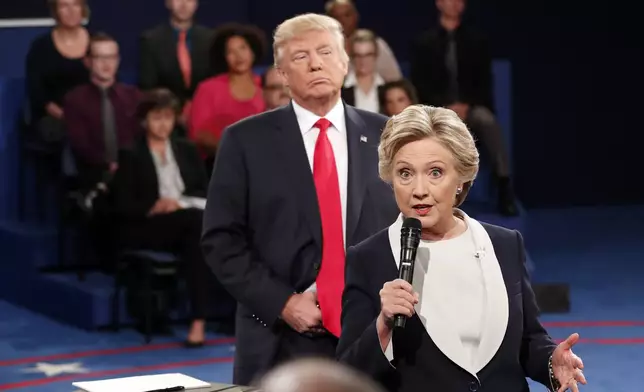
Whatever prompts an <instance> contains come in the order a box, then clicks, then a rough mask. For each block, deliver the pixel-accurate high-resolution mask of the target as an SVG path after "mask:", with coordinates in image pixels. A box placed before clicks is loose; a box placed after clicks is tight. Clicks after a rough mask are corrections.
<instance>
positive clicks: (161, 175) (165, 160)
mask: <svg viewBox="0 0 644 392" xmlns="http://www.w3.org/2000/svg"><path fill="white" fill-rule="evenodd" d="M152 160H153V161H154V168H155V169H156V172H157V182H158V183H159V198H161V199H172V200H179V199H180V198H181V196H182V195H183V191H184V190H185V185H184V183H183V178H182V177H181V171H180V170H179V165H177V161H176V160H175V159H174V153H173V151H172V146H171V145H170V142H167V143H166V144H165V152H164V154H163V155H161V154H158V153H157V152H155V151H152Z"/></svg>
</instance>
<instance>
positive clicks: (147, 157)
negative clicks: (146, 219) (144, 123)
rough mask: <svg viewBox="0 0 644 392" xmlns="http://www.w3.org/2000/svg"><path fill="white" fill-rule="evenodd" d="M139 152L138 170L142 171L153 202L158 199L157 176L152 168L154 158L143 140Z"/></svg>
mask: <svg viewBox="0 0 644 392" xmlns="http://www.w3.org/2000/svg"><path fill="white" fill-rule="evenodd" d="M139 148H140V151H141V157H142V158H143V159H142V162H141V166H142V167H141V168H140V170H142V171H143V173H144V177H143V178H146V179H147V180H148V181H150V183H149V189H150V192H151V193H152V194H153V195H154V200H155V201H156V199H158V198H159V179H158V176H157V169H156V167H155V166H154V158H153V157H152V151H150V147H149V146H148V143H147V141H146V140H143V141H142V142H141V144H140V147H139Z"/></svg>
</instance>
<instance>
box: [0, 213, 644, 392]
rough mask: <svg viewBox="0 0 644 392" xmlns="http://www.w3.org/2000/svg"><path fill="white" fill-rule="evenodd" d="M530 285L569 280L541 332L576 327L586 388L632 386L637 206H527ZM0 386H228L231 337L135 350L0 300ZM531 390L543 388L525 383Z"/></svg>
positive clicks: (639, 360)
mask: <svg viewBox="0 0 644 392" xmlns="http://www.w3.org/2000/svg"><path fill="white" fill-rule="evenodd" d="M526 231H527V233H526V240H527V246H528V249H529V251H530V255H531V257H532V259H533V261H534V263H535V267H536V271H535V273H534V276H533V277H534V279H535V280H536V281H551V282H552V281H565V282H569V283H571V285H572V302H573V310H572V312H571V313H569V314H565V315H546V316H544V317H543V321H544V323H545V324H546V325H547V326H548V329H549V331H550V333H551V335H552V336H553V337H555V338H557V339H563V338H565V337H567V336H568V335H569V334H570V333H572V332H575V331H576V332H579V333H580V334H581V337H582V342H581V343H580V344H579V345H578V346H577V348H576V349H575V351H576V352H577V353H578V354H579V355H580V356H581V357H582V358H583V360H584V363H585V365H586V371H585V373H586V377H587V378H588V381H589V385H588V386H587V387H584V388H583V389H582V390H583V391H587V392H605V391H610V392H622V391H623V392H627V391H628V392H632V391H640V390H642V387H641V375H640V373H641V372H642V369H644V300H643V299H644V284H642V283H641V282H642V278H643V277H644V257H643V256H644V251H643V250H642V245H641V244H642V239H643V238H644V207H629V208H604V209H599V208H592V209H575V210H547V211H530V223H529V228H528V229H527V230H526ZM0 315H1V316H0V391H2V390H24V391H34V392H70V391H72V390H74V388H73V387H72V386H71V383H72V382H73V381H76V380H90V379H101V378H112V377H125V376H131V375H137V374H154V373H168V372H181V373H185V374H188V375H191V376H194V377H197V378H200V379H203V380H207V381H217V382H229V381H230V379H231V373H232V356H233V353H234V345H233V339H232V338H230V337H225V336H211V337H210V338H211V340H210V341H209V345H208V346H207V347H205V348H203V349H198V350H186V349H183V348H182V347H181V346H180V344H178V343H177V341H180V340H181V338H182V337H183V336H184V333H185V331H182V330H178V331H177V334H176V337H175V338H158V339H155V340H154V341H153V343H152V344H151V345H148V346H143V345H142V344H141V337H140V336H139V335H138V334H136V333H135V332H132V331H124V332H120V333H118V334H110V333H90V332H85V331H81V330H77V329H74V328H70V327H68V326H64V325H60V324H58V323H56V322H54V321H52V320H49V319H46V318H44V317H41V316H39V315H36V314H33V313H31V312H29V311H27V310H25V309H21V308H17V307H15V306H13V305H11V304H8V303H6V302H1V301H0ZM531 386H532V388H531V390H533V391H542V390H543V387H541V386H538V385H537V384H531Z"/></svg>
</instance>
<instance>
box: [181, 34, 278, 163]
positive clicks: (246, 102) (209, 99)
mask: <svg viewBox="0 0 644 392" xmlns="http://www.w3.org/2000/svg"><path fill="white" fill-rule="evenodd" d="M265 46H266V45H265V37H264V35H263V33H262V32H261V31H260V30H258V29H256V28H254V27H251V26H245V25H240V24H228V25H225V26H222V27H220V28H219V29H218V30H217V32H216V33H215V36H214V39H213V43H212V48H211V51H210V56H211V61H212V67H213V71H214V74H215V76H214V77H212V78H210V79H206V80H204V81H203V82H202V83H201V84H199V86H198V87H197V90H196V92H195V96H194V99H193V104H192V113H191V121H190V130H189V137H190V139H192V140H194V142H195V143H196V144H197V146H198V147H199V148H200V150H201V151H202V153H203V154H204V155H205V157H206V167H207V169H208V170H209V171H210V169H211V168H212V163H213V162H214V155H215V152H216V150H217V145H218V143H219V139H220V137H221V134H222V132H223V130H224V128H226V127H227V126H229V125H231V124H234V123H235V122H237V121H239V120H241V119H244V118H246V117H248V116H252V115H254V114H258V113H261V112H263V111H264V109H265V104H264V99H263V97H262V88H261V78H260V76H259V75H256V74H255V73H253V66H254V65H255V64H257V62H258V61H260V60H261V58H262V56H263V54H264V51H265Z"/></svg>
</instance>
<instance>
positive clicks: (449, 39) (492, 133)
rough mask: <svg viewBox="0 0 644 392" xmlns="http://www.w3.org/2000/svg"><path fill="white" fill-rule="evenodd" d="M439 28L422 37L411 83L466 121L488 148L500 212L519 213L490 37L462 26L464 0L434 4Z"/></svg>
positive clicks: (422, 96) (429, 101) (423, 97)
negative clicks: (498, 114)
mask: <svg viewBox="0 0 644 392" xmlns="http://www.w3.org/2000/svg"><path fill="white" fill-rule="evenodd" d="M436 6H437V8H438V10H439V13H440V18H439V25H438V27H437V28H435V29H432V30H430V31H428V32H426V33H424V34H423V35H421V36H420V37H419V39H418V40H417V42H416V43H415V45H414V47H413V49H412V52H411V56H412V60H411V64H410V65H411V81H412V82H413V84H414V86H416V89H417V90H418V98H419V100H420V103H422V104H426V105H433V106H445V107H447V108H450V109H452V110H454V111H455V112H456V113H457V114H458V115H459V117H460V118H461V119H463V121H465V122H466V123H467V124H468V126H469V127H470V128H471V130H472V131H473V132H474V134H475V135H476V136H477V137H478V138H479V139H480V140H481V142H482V143H483V145H484V147H486V148H487V150H488V151H489V154H490V156H491V158H492V159H493V161H494V169H495V174H496V176H497V180H498V195H499V199H498V206H499V211H500V212H501V213H503V214H505V215H516V214H517V207H516V204H515V200H514V192H513V190H512V186H511V184H510V164H509V159H508V152H507V150H506V146H505V144H504V140H503V133H502V131H501V127H500V126H499V123H498V122H497V120H496V118H495V116H494V114H493V111H494V105H493V92H492V57H491V54H490V50H489V47H488V44H487V41H486V39H485V38H484V37H483V35H481V34H480V33H479V32H477V31H475V30H474V29H472V28H470V27H469V26H465V25H463V24H462V23H461V16H462V14H463V11H464V10H465V0H436Z"/></svg>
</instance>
